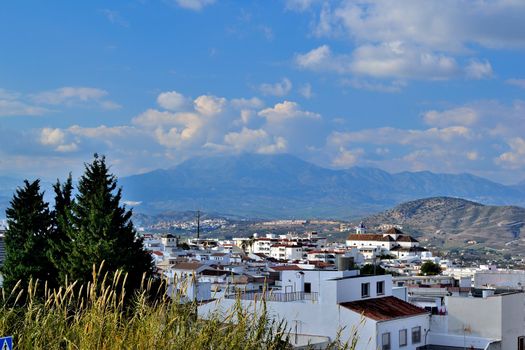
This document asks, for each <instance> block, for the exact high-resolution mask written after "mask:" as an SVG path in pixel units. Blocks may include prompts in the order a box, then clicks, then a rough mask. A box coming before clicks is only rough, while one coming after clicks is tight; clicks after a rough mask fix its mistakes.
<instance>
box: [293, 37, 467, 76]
mask: <svg viewBox="0 0 525 350" xmlns="http://www.w3.org/2000/svg"><path fill="white" fill-rule="evenodd" d="M295 62H296V64H297V65H298V66H299V67H300V68H303V69H309V70H313V71H320V72H322V71H331V72H336V73H340V74H355V75H364V76H370V77H373V78H379V79H383V78H390V79H448V78H452V77H455V76H458V75H459V73H460V67H459V66H458V64H457V63H456V61H455V59H454V58H452V57H450V56H446V55H443V54H433V53H431V52H428V51H427V52H425V51H421V50H418V49H416V48H413V47H410V46H407V45H406V44H404V43H402V42H399V41H397V42H388V43H382V44H379V45H375V44H373V45H372V44H371V45H361V46H358V47H357V48H356V49H355V50H354V51H353V53H352V54H351V55H348V54H340V55H334V54H333V53H332V51H331V49H330V47H329V46H327V45H322V46H320V47H318V48H316V49H313V50H311V51H309V52H307V53H305V54H298V55H296V57H295Z"/></svg>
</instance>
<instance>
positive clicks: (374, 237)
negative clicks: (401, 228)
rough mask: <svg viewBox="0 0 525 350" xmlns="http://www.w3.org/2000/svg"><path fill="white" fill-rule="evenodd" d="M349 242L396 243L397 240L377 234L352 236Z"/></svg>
mask: <svg viewBox="0 0 525 350" xmlns="http://www.w3.org/2000/svg"><path fill="white" fill-rule="evenodd" d="M347 240H348V241H381V242H395V240H394V239H393V238H392V237H390V236H388V235H386V236H383V235H381V234H375V233H363V234H351V235H348V238H347Z"/></svg>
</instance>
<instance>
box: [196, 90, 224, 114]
mask: <svg viewBox="0 0 525 350" xmlns="http://www.w3.org/2000/svg"><path fill="white" fill-rule="evenodd" d="M193 104H194V105H195V110H196V111H197V112H199V113H202V114H204V115H207V116H211V115H215V114H219V113H221V112H222V110H223V108H224V106H225V104H226V99H225V98H223V97H216V96H208V95H202V96H199V97H197V98H196V99H195V101H193Z"/></svg>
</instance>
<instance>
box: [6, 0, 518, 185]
mask: <svg viewBox="0 0 525 350" xmlns="http://www.w3.org/2000/svg"><path fill="white" fill-rule="evenodd" d="M0 6H1V9H0V175H12V176H28V177H34V176H39V177H43V178H46V179H52V178H56V177H64V176H65V175H66V174H67V173H68V172H69V171H73V172H74V174H77V173H78V172H79V171H80V170H81V168H82V164H83V162H85V161H89V160H90V157H91V155H92V154H93V153H94V152H99V153H103V154H106V155H107V156H108V158H109V161H110V163H112V164H113V169H114V171H115V172H116V173H117V174H118V175H119V176H124V175H128V174H134V173H138V172H144V171H148V170H152V169H155V168H159V167H164V168H165V167H169V166H173V165H176V164H178V163H180V162H181V161H183V160H185V159H188V158H191V157H194V156H200V155H212V154H233V153H240V152H255V153H267V154H272V153H292V154H295V155H297V156H299V157H301V158H303V159H306V160H309V161H312V162H314V163H316V164H319V165H322V166H326V167H333V168H348V167H351V166H355V165H358V166H372V167H378V168H382V169H385V170H388V171H391V172H398V171H405V170H408V171H421V170H430V171H434V172H445V173H463V172H470V173H473V174H476V175H480V176H484V177H487V178H489V179H492V180H495V181H500V182H504V183H515V182H518V181H522V180H525V65H524V64H523V62H525V24H524V23H525V22H523V18H525V2H523V1H520V0H516V1H514V0H484V1H483V0H480V1H460V0H458V1H451V0H448V1H447V0H428V1H418V0H402V1H386V0H384V1H382V0H362V1H335V0H334V1H326V2H323V1H316V0H288V1H284V0H283V1H220V0H215V1H213V0H164V1H162V0H159V1H153V0H130V1H111V2H108V1H85V2H79V1H52V2H43V1H24V0H21V1H13V2H5V3H2V5H0Z"/></svg>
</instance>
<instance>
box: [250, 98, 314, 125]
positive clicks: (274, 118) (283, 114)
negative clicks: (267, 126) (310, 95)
mask: <svg viewBox="0 0 525 350" xmlns="http://www.w3.org/2000/svg"><path fill="white" fill-rule="evenodd" d="M259 115H260V116H261V117H264V118H266V120H267V121H268V122H269V123H279V122H282V121H285V120H287V119H295V118H307V119H321V115H320V114H317V113H313V112H309V111H304V110H301V109H300V107H299V105H298V104H297V103H296V102H291V101H284V102H282V103H277V104H276V105H275V106H273V107H270V108H266V109H263V110H262V111H260V112H259Z"/></svg>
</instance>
